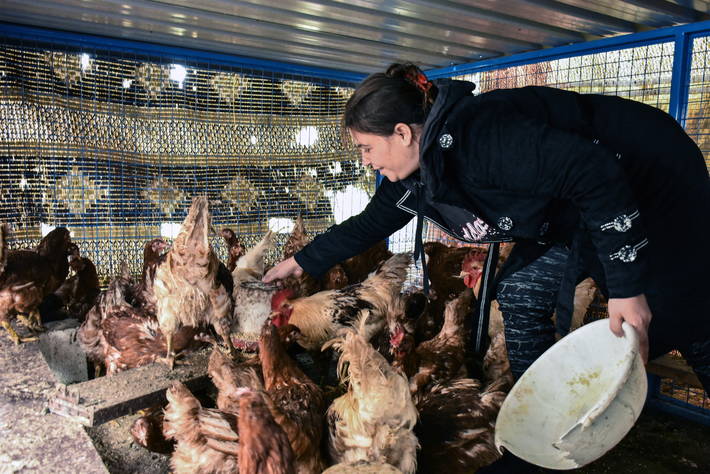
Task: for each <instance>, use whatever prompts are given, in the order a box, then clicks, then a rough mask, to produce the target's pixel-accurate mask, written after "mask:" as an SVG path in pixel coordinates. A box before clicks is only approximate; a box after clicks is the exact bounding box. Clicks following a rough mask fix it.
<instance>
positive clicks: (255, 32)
mask: <svg viewBox="0 0 710 474" xmlns="http://www.w3.org/2000/svg"><path fill="white" fill-rule="evenodd" d="M6 2H7V4H8V5H13V4H14V5H15V8H16V9H20V10H21V11H23V9H25V8H27V2H25V1H22V0H6ZM52 5H54V2H51V1H45V0H35V1H34V2H33V7H37V6H41V7H42V8H43V9H44V7H45V6H46V7H48V8H49V7H52ZM124 5H126V3H125V1H124V0H101V1H91V0H63V1H62V6H63V7H65V8H67V9H72V11H74V12H76V13H77V14H79V15H86V14H90V13H93V14H95V15H106V16H107V17H110V18H120V17H122V18H124V19H125V20H128V21H136V20H142V21H150V22H156V23H157V24H162V25H166V26H167V25H171V26H173V27H174V28H175V29H176V30H175V32H176V33H177V34H179V33H180V32H181V30H192V32H193V34H198V35H199V33H200V31H202V30H204V31H209V30H211V31H213V32H221V33H224V34H231V35H235V36H236V37H237V38H242V37H250V38H261V39H262V41H264V43H265V44H269V43H271V44H274V45H279V44H283V45H284V47H285V48H287V49H288V48H290V47H303V46H310V47H318V46H319V45H323V46H322V49H323V50H324V51H331V52H335V53H340V52H342V54H351V55H352V54H359V55H363V56H367V57H369V56H372V55H373V53H375V54H374V55H377V56H381V57H382V58H383V59H385V60H390V61H392V60H399V59H402V58H408V57H415V58H416V59H417V60H418V61H421V62H422V63H423V64H431V65H435V64H440V63H441V62H442V61H444V62H445V61H447V59H448V60H449V61H453V62H462V61H468V60H469V59H470V58H468V57H466V56H454V55H445V54H433V53H429V52H427V51H423V50H421V49H417V48H410V47H406V46H399V45H388V44H383V43H378V42H376V41H373V40H370V39H362V38H361V39H355V38H349V39H346V38H343V37H342V36H339V35H333V34H329V33H314V32H312V31H308V32H306V31H299V30H295V29H293V28H290V27H287V26H283V25H278V24H274V23H271V22H268V21H259V20H253V19H250V18H243V17H237V16H231V15H224V14H216V13H212V12H207V11H201V10H197V9H193V8H186V7H181V6H177V5H171V6H170V7H169V8H166V7H165V5H164V4H161V3H158V2H151V1H146V0H131V4H130V9H126V8H125V7H124ZM89 7H93V8H89ZM164 31H165V30H164ZM277 49H278V48H277Z"/></svg>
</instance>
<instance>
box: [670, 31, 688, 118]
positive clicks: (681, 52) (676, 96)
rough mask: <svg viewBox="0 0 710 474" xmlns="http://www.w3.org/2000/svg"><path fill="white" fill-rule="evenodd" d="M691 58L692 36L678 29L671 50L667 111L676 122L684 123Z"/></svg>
mask: <svg viewBox="0 0 710 474" xmlns="http://www.w3.org/2000/svg"><path fill="white" fill-rule="evenodd" d="M692 59H693V38H692V36H691V33H689V32H685V31H679V32H678V33H676V35H675V49H674V52H673V77H672V78H671V98H670V104H669V105H668V109H669V110H668V113H669V114H670V115H671V116H673V118H675V119H676V120H677V121H678V123H680V124H681V125H683V126H684V125H685V113H686V110H687V106H688V89H689V86H690V67H691V61H692Z"/></svg>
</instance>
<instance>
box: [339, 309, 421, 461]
mask: <svg viewBox="0 0 710 474" xmlns="http://www.w3.org/2000/svg"><path fill="white" fill-rule="evenodd" d="M366 319H367V314H365V315H364V316H363V317H362V319H361V320H360V321H359V322H358V323H357V328H358V329H357V330H356V329H353V328H344V329H343V330H342V331H341V336H340V337H338V338H335V339H332V340H331V341H329V342H328V343H327V345H328V346H333V347H334V348H335V349H336V350H338V351H340V353H341V354H340V359H339V360H338V374H339V376H340V378H341V382H347V384H348V390H347V392H346V393H345V394H344V395H342V396H341V397H338V398H337V399H335V400H334V401H333V403H332V404H331V406H330V407H329V408H328V412H327V418H328V428H329V438H328V449H329V452H330V456H331V458H332V460H333V461H334V462H338V463H352V462H356V461H375V462H383V463H387V464H391V465H393V466H395V467H397V468H399V469H400V470H401V471H402V472H403V473H405V474H411V473H414V472H415V471H416V468H417V449H418V442H417V438H416V436H415V435H414V432H413V429H414V425H415V423H416V421H417V411H416V409H415V407H414V403H413V402H412V396H411V394H410V391H409V387H408V383H407V378H406V377H405V376H404V375H403V374H401V373H400V372H399V371H397V370H394V369H393V368H392V367H391V366H390V365H389V364H388V363H387V361H386V360H385V359H384V357H382V355H381V354H380V353H378V352H377V351H376V350H375V349H374V348H373V347H372V345H370V343H369V342H368V340H367V334H368V329H367V327H366V324H367V322H366Z"/></svg>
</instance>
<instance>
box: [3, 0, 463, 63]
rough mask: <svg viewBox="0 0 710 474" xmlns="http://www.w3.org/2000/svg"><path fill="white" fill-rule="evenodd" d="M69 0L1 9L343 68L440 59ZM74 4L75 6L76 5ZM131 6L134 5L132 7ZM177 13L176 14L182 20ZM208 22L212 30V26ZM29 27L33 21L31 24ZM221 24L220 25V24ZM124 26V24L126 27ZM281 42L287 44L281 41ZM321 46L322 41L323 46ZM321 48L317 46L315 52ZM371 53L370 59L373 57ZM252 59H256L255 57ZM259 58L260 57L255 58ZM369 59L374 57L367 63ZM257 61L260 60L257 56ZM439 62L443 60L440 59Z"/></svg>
mask: <svg viewBox="0 0 710 474" xmlns="http://www.w3.org/2000/svg"><path fill="white" fill-rule="evenodd" d="M72 1H73V0H68V1H67V2H65V4H64V5H63V6H62V8H61V9H58V8H56V6H55V5H54V4H53V3H51V2H44V1H42V0H36V1H35V2H33V6H32V7H28V6H27V4H26V2H25V3H23V2H21V1H20V0H7V2H6V3H7V4H9V5H12V6H13V7H14V8H13V10H14V11H17V12H20V14H22V12H25V14H26V17H25V21H28V20H29V21H33V19H32V16H31V14H30V13H31V12H27V11H26V9H30V10H31V9H33V8H36V7H38V6H39V7H41V8H42V9H43V11H45V12H47V14H48V18H49V19H51V20H49V21H52V26H54V27H59V28H62V29H70V30H71V29H75V28H79V26H80V22H82V21H83V22H88V23H94V24H98V25H104V24H108V25H113V26H115V27H118V26H124V27H125V26H130V27H131V28H132V29H133V31H135V30H138V29H142V30H144V31H148V32H151V34H152V35H153V41H156V40H157V35H156V33H158V34H160V35H161V39H162V41H161V42H166V41H168V42H169V41H171V40H170V39H169V38H170V37H171V35H174V36H176V37H180V36H183V37H194V38H200V39H209V40H212V41H216V42H220V43H228V44H238V45H240V46H248V47H251V48H255V49H257V50H258V49H262V48H266V49H270V50H271V51H280V50H283V51H284V52H287V53H289V54H292V55H304V56H310V57H311V58H313V59H318V58H321V59H332V58H333V57H339V58H341V59H346V60H347V62H352V63H354V64H356V65H357V64H362V65H370V66H373V65H383V64H388V63H389V62H392V61H397V60H402V59H407V58H408V57H411V58H413V59H415V60H417V61H419V62H421V63H422V65H424V66H425V67H432V66H436V65H437V64H441V63H442V56H436V55H429V54H424V53H422V52H420V51H413V50H409V49H407V48H397V47H385V46H381V47H380V48H379V49H377V48H376V45H375V44H372V42H366V41H360V42H350V41H344V40H343V39H342V38H328V36H327V35H318V36H316V35H313V34H310V35H306V34H302V33H298V32H296V33H292V32H291V33H288V32H286V31H280V30H279V29H276V30H275V29H274V28H265V29H257V28H256V26H257V25H251V28H247V27H246V26H245V23H247V21H246V20H241V23H240V22H234V24H232V22H228V23H229V24H226V25H224V27H226V28H232V29H231V30H224V29H217V28H208V27H205V26H200V27H199V28H196V27H194V26H192V24H193V22H194V21H195V20H194V19H191V20H190V21H186V19H182V21H181V22H174V23H173V22H168V21H165V20H161V19H159V18H164V15H161V14H160V12H154V13H153V14H152V15H149V16H146V17H141V16H138V15H137V14H135V12H134V13H133V14H131V15H126V14H124V13H121V12H119V13H114V12H112V11H108V12H107V11H98V12H97V11H90V10H89V9H87V8H82V7H81V6H78V5H68V4H67V3H69V2H72ZM76 1H77V2H79V3H82V2H80V0H76ZM108 3H109V2H106V1H102V2H101V5H102V6H103V7H106V5H107V4H108ZM134 3H137V2H134ZM6 12H7V10H5V11H3V12H0V18H2V19H5V20H11V21H17V16H15V17H14V19H13V18H10V17H8V16H4V15H7V13H6ZM184 13H185V12H183V13H178V14H180V15H183V14H184ZM58 19H63V20H64V21H65V22H66V23H65V24H62V23H58V22H57V20H58ZM216 20H217V19H215V21H214V22H211V23H210V24H214V25H215V26H218V25H217V23H220V22H218V21H216ZM34 21H37V20H36V19H35V20H34ZM224 21H225V20H224V19H222V21H221V23H224ZM127 23H129V24H128V25H127ZM32 24H35V25H37V26H41V25H42V24H45V21H44V19H41V20H40V23H39V24H38V23H32ZM266 30H268V31H269V35H268V36H260V35H258V33H259V32H263V31H266ZM92 33H99V34H100V31H96V30H93V31H92ZM285 38H289V39H288V40H286V39H285ZM325 40H328V41H327V42H326V41H325ZM321 45H323V46H321ZM375 50H376V52H377V54H376V55H373V51H375ZM257 55H259V53H258V52H257ZM259 56H260V55H259ZM373 56H374V57H373ZM260 57H263V56H260ZM290 58H291V56H287V60H289V61H290ZM443 61H444V62H445V61H446V59H443ZM462 61H467V59H466V58H458V62H462Z"/></svg>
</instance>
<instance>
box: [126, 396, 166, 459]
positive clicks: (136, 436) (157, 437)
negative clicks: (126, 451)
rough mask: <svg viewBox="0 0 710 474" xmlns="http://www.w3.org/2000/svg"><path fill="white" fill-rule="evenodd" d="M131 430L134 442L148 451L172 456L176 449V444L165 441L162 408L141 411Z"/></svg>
mask: <svg viewBox="0 0 710 474" xmlns="http://www.w3.org/2000/svg"><path fill="white" fill-rule="evenodd" d="M141 412H142V414H141V416H140V417H138V418H136V420H135V421H134V422H133V424H132V425H131V428H130V432H131V436H132V437H133V441H134V442H135V443H137V444H139V445H141V446H143V447H144V448H145V449H147V450H148V451H153V452H155V453H161V454H170V453H172V452H173V450H174V449H175V442H174V441H172V440H167V439H165V434H164V433H163V420H164V413H163V408H162V407H161V406H157V407H152V408H149V409H146V410H142V411H141Z"/></svg>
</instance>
